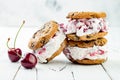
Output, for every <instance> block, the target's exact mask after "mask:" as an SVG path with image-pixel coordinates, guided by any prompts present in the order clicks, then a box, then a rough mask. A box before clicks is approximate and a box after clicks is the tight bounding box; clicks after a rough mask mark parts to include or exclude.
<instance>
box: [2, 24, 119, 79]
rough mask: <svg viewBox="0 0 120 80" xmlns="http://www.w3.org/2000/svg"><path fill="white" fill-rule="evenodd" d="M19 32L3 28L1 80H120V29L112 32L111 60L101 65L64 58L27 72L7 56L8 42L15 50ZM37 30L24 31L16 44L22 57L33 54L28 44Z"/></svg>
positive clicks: (113, 29)
mask: <svg viewBox="0 0 120 80" xmlns="http://www.w3.org/2000/svg"><path fill="white" fill-rule="evenodd" d="M17 29H18V28H15V27H4V26H0V80H120V48H119V47H120V42H119V40H120V36H119V35H120V28H118V27H113V28H110V30H109V35H108V36H107V39H108V49H109V54H108V60H107V62H105V63H103V64H100V65H77V64H72V63H71V62H70V61H68V60H67V58H66V57H65V56H64V55H63V54H61V55H60V56H58V57H56V58H55V59H54V60H52V61H51V62H50V63H48V64H37V66H36V68H34V69H30V70H28V69H25V68H23V67H22V66H21V65H20V62H17V63H11V62H10V60H9V59H8V55H7V50H8V49H7V47H6V41H7V38H8V37H11V41H10V44H9V45H10V46H11V47H12V46H13V41H14V36H15V33H16V31H17ZM36 30H38V28H34V27H26V26H25V27H24V28H23V29H22V30H21V32H20V34H19V36H18V40H17V43H16V46H17V47H19V48H21V49H22V50H23V53H26V52H32V51H31V50H30V49H29V48H28V47H27V44H28V41H29V39H30V38H31V36H32V35H33V33H34V32H35V31H36Z"/></svg>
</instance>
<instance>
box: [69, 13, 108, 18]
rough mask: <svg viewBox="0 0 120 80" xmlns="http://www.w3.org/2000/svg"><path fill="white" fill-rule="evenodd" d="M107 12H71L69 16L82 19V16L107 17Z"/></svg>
mask: <svg viewBox="0 0 120 80" xmlns="http://www.w3.org/2000/svg"><path fill="white" fill-rule="evenodd" d="M105 17H106V13H105V12H70V13H69V14H68V15H67V18H70V19H81V18H105Z"/></svg>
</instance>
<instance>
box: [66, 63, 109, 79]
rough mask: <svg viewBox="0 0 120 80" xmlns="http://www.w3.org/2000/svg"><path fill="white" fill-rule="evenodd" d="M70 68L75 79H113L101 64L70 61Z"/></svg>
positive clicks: (68, 67)
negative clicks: (80, 63)
mask: <svg viewBox="0 0 120 80" xmlns="http://www.w3.org/2000/svg"><path fill="white" fill-rule="evenodd" d="M66 69H68V70H70V71H71V72H72V76H73V78H74V80H111V79H110V78H109V76H108V75H107V74H106V72H105V71H104V69H103V68H102V67H101V65H78V64H73V63H69V65H68V66H67V68H66Z"/></svg>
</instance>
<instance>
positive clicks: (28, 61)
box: [21, 53, 37, 69]
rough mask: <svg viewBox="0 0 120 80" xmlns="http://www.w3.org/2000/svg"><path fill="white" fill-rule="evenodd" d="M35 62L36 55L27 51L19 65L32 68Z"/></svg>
mask: <svg viewBox="0 0 120 80" xmlns="http://www.w3.org/2000/svg"><path fill="white" fill-rule="evenodd" d="M36 64H37V57H36V56H35V55H34V54H33V53H28V54H27V55H26V56H25V58H24V59H23V60H21V65H22V66H23V67H24V68H26V69H32V68H34V67H35V66H36Z"/></svg>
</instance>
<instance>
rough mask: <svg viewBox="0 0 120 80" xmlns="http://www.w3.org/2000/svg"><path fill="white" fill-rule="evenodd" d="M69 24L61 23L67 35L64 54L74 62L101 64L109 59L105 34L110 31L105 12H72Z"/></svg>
mask: <svg viewBox="0 0 120 80" xmlns="http://www.w3.org/2000/svg"><path fill="white" fill-rule="evenodd" d="M67 18H68V19H69V21H68V24H67V25H63V26H62V25H61V28H62V29H63V31H64V33H65V34H66V36H67V47H66V48H65V49H64V51H63V52H64V54H65V55H66V57H67V58H68V59H69V60H70V61H72V62H73V63H79V64H100V63H103V62H105V61H106V59H107V49H106V43H107V39H105V38H104V36H105V35H106V34H107V33H108V30H107V27H108V26H107V22H106V20H105V18H106V13H105V12H70V13H69V14H68V16H67Z"/></svg>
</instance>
